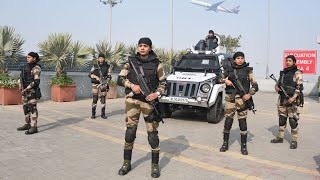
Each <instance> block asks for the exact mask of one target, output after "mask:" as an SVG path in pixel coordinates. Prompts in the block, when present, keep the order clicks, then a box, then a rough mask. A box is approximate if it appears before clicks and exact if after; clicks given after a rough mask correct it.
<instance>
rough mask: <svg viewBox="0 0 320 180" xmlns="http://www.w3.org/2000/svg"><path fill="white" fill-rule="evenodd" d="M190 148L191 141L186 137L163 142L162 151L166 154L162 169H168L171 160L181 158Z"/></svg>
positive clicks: (181, 136) (162, 159)
mask: <svg viewBox="0 0 320 180" xmlns="http://www.w3.org/2000/svg"><path fill="white" fill-rule="evenodd" d="M174 141H179V142H181V143H176V142H174ZM189 147H190V145H189V141H188V140H187V139H186V137H185V136H184V135H180V136H178V137H176V138H171V139H167V140H165V141H162V142H161V149H162V150H163V152H164V156H163V157H162V158H161V160H160V162H159V165H160V167H161V168H164V167H166V166H167V165H168V164H169V163H170V161H171V158H173V157H176V156H180V155H181V153H182V152H183V151H185V150H186V149H188V148H189Z"/></svg>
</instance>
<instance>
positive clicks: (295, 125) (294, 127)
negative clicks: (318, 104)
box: [289, 118, 298, 129]
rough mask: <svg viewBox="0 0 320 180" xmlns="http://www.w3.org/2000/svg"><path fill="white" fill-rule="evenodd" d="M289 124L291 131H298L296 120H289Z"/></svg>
mask: <svg viewBox="0 0 320 180" xmlns="http://www.w3.org/2000/svg"><path fill="white" fill-rule="evenodd" d="M289 123H290V126H291V129H296V128H297V127H298V121H297V120H296V119H294V118H289Z"/></svg>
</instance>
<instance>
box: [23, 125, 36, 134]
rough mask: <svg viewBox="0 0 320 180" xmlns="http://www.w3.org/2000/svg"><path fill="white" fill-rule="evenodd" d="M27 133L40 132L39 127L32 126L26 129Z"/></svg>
mask: <svg viewBox="0 0 320 180" xmlns="http://www.w3.org/2000/svg"><path fill="white" fill-rule="evenodd" d="M25 133H26V135H29V134H34V133H38V128H37V127H31V128H30V129H29V130H28V131H26V132H25Z"/></svg>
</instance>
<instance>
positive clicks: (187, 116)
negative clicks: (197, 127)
mask: <svg viewBox="0 0 320 180" xmlns="http://www.w3.org/2000/svg"><path fill="white" fill-rule="evenodd" d="M171 118H173V119H174V120H178V121H196V122H207V119H206V116H205V113H199V112H198V113H197V112H192V111H187V110H177V111H176V112H174V113H173V114H172V117H171Z"/></svg>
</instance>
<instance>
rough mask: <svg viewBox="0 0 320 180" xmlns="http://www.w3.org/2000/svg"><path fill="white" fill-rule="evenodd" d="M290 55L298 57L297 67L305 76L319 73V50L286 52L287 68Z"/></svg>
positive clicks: (284, 58) (284, 56)
mask: <svg viewBox="0 0 320 180" xmlns="http://www.w3.org/2000/svg"><path fill="white" fill-rule="evenodd" d="M288 55H294V56H295V57H296V59H297V63H296V65H297V66H298V68H299V69H300V70H301V71H302V72H303V73H304V74H316V73H317V57H318V56H317V50H284V53H283V67H286V57H287V56H288Z"/></svg>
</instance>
